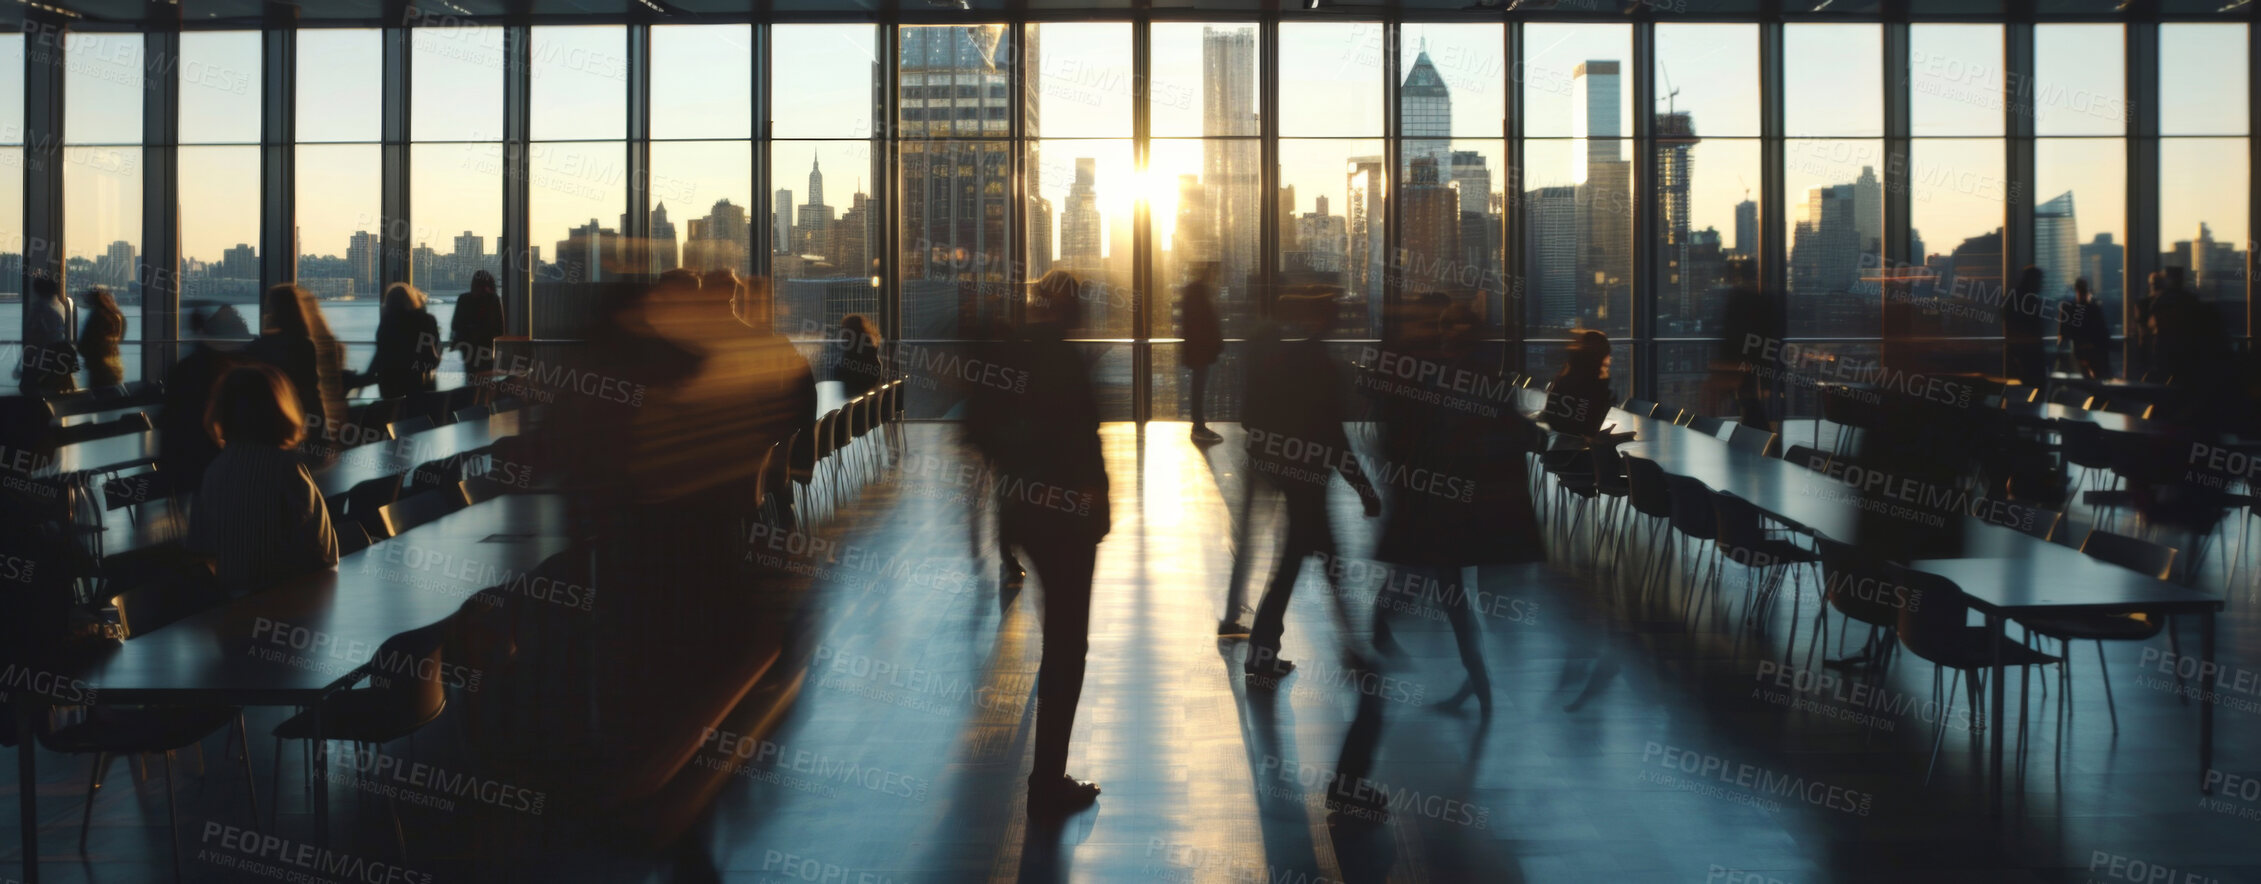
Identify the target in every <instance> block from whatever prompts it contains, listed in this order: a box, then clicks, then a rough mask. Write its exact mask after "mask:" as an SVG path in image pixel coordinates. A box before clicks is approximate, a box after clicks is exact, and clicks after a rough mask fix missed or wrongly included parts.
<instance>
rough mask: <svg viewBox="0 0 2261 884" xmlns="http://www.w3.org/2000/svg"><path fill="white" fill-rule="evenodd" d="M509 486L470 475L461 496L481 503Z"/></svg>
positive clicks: (484, 477) (487, 477)
mask: <svg viewBox="0 0 2261 884" xmlns="http://www.w3.org/2000/svg"><path fill="white" fill-rule="evenodd" d="M510 488H511V485H510V483H508V482H504V481H502V480H500V479H496V478H494V477H492V476H472V477H471V478H468V479H465V480H463V498H464V499H465V500H467V501H470V502H471V503H472V504H482V503H486V502H487V501H490V500H493V499H495V498H497V497H501V496H503V495H505V494H509V493H510ZM343 554H344V553H340V555H343Z"/></svg>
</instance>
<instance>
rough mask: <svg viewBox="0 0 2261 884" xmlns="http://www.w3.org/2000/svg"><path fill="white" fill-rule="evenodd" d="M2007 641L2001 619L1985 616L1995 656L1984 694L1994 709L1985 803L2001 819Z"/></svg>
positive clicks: (1990, 722)
mask: <svg viewBox="0 0 2261 884" xmlns="http://www.w3.org/2000/svg"><path fill="white" fill-rule="evenodd" d="M2007 639H2008V636H2007V635H2005V634H2004V632H2003V620H2002V615H2000V614H1988V615H1986V640H1987V645H1988V646H1989V647H1990V648H1992V653H1993V656H1994V684H1993V685H1991V686H1989V687H1988V688H1987V692H1988V693H1989V694H1992V695H1993V696H1992V699H1990V700H1989V701H1988V702H1990V703H1992V704H1993V705H1994V708H1993V709H1992V710H1991V711H1989V712H1988V714H1987V717H1988V718H1989V719H1990V721H1988V723H1987V729H1988V730H1990V731H1992V733H1989V734H1988V735H1987V737H1986V742H1987V743H1988V744H1989V746H1990V748H1988V749H1987V753H1986V754H1987V765H1986V782H1987V789H1988V791H1989V792H1990V793H1991V794H1992V796H1993V797H1992V798H1990V799H1988V803H1987V806H1988V808H1989V809H1990V814H1991V815H1992V816H1996V817H2000V816H2001V815H2002V724H2003V718H2002V677H2003V673H2004V671H2005V668H2004V667H2003V665H2002V643H2003V642H2004V641H2006V640H2007Z"/></svg>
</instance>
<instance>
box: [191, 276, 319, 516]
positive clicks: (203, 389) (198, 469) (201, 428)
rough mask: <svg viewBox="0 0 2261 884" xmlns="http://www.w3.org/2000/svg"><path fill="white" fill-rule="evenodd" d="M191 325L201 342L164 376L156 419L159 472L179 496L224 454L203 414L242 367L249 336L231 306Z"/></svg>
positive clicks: (198, 482) (201, 316) (197, 483)
mask: <svg viewBox="0 0 2261 884" xmlns="http://www.w3.org/2000/svg"><path fill="white" fill-rule="evenodd" d="M188 325H189V331H190V333H191V334H193V335H195V336H196V337H197V338H198V339H199V341H198V343H197V345H196V347H195V348H194V349H192V350H190V351H189V353H188V355H187V356H183V357H181V361H179V362H176V363H174V364H173V367H172V369H170V370H168V371H166V372H165V405H164V407H163V408H162V409H161V410H159V412H158V416H157V468H158V469H159V470H160V471H162V472H164V473H166V474H168V475H171V476H172V477H173V478H172V482H173V488H174V489H175V491H176V493H180V494H192V493H194V492H195V491H196V489H197V488H198V487H199V486H200V485H201V484H202V483H203V481H204V468H205V467H206V466H208V465H210V464H211V463H212V459H213V458H215V457H218V456H220V445H219V443H217V442H215V441H213V440H212V434H211V433H210V432H209V431H207V430H206V428H205V423H204V417H205V410H206V409H207V408H209V407H210V405H211V402H212V388H213V387H214V386H216V385H218V384H219V382H220V378H221V377H222V376H223V375H226V374H227V373H228V370H229V369H232V368H235V367H236V366H238V365H241V364H243V362H244V357H243V347H244V342H245V341H247V340H249V339H250V338H251V329H250V328H249V327H247V326H245V325H244V322H243V317H242V316H241V315H238V314H237V313H236V311H235V308H234V307H230V306H227V305H221V306H220V307H219V308H218V309H216V310H214V311H213V312H212V314H211V315H210V316H206V315H204V314H202V313H195V314H191V315H190V316H189V321H188ZM294 395H295V394H294Z"/></svg>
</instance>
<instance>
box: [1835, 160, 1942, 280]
mask: <svg viewBox="0 0 2261 884" xmlns="http://www.w3.org/2000/svg"><path fill="white" fill-rule="evenodd" d="M1853 231H1854V242H1853V248H1854V250H1855V252H1856V253H1857V254H1860V255H1874V256H1878V257H1880V258H1881V256H1882V255H1883V254H1884V185H1883V183H1882V182H1879V181H1877V180H1876V167H1874V166H1862V167H1861V177H1859V178H1858V179H1855V180H1854V181H1853ZM1910 254H1913V255H1918V256H1921V255H1922V254H1923V253H1922V252H1920V251H1918V252H1911V253H1910ZM1919 260H1920V258H1919ZM1877 263H1880V264H1881V263H1882V262H1881V261H1878V262H1877ZM1856 266H1857V265H1856ZM1855 273H1856V274H1857V273H1858V271H1857V270H1856V271H1855ZM1846 285H1847V286H1848V287H1849V288H1850V290H1851V291H1854V292H1859V291H1863V290H1864V289H1863V287H1862V286H1861V284H1860V280H1859V279H1857V278H1856V279H1855V280H1854V281H1852V282H1849V283H1847V284H1846ZM1871 288H1873V286H1872V287H1871Z"/></svg>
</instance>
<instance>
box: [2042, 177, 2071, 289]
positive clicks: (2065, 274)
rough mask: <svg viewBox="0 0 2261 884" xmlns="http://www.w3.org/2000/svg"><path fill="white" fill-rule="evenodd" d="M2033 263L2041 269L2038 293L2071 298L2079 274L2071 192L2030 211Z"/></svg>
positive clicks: (2066, 192)
mask: <svg viewBox="0 0 2261 884" xmlns="http://www.w3.org/2000/svg"><path fill="white" fill-rule="evenodd" d="M2033 263H2034V265H2035V266H2037V267H2040V268H2041V293H2042V295H2043V296H2045V297H2048V298H2050V299H2053V300H2054V299H2063V298H2070V297H2072V293H2073V278H2074V277H2077V276H2079V275H2080V274H2081V268H2080V225H2079V223H2078V221H2077V220H2076V219H2075V218H2074V217H2073V192H2072V191H2069V190H2068V191H2065V192H2064V193H2062V194H2059V195H2058V196H2057V198H2056V199H2053V200H2050V201H2048V202H2045V203H2042V204H2041V205H2038V206H2035V207H2033Z"/></svg>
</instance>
